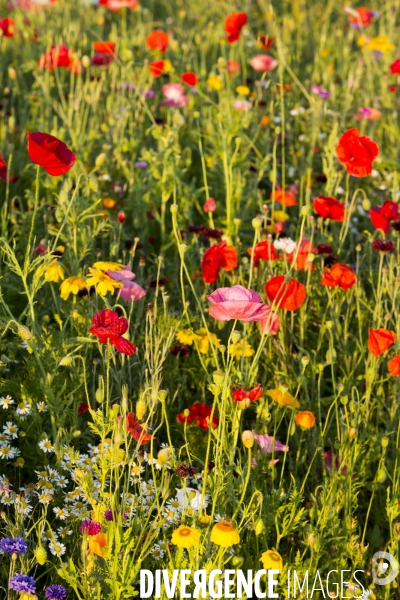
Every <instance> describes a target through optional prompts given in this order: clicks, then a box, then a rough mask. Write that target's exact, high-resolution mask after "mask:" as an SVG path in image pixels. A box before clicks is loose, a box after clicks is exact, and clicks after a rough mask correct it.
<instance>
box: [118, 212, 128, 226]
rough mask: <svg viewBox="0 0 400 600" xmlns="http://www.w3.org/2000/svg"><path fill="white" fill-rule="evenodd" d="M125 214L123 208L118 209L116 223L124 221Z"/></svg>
mask: <svg viewBox="0 0 400 600" xmlns="http://www.w3.org/2000/svg"><path fill="white" fill-rule="evenodd" d="M125 218H126V215H125V211H124V210H120V211H119V213H118V215H117V220H118V223H123V222H124V221H125Z"/></svg>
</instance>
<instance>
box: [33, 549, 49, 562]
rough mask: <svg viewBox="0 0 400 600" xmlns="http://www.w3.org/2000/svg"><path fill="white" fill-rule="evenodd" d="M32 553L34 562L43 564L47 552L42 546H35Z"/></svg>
mask: <svg viewBox="0 0 400 600" xmlns="http://www.w3.org/2000/svg"><path fill="white" fill-rule="evenodd" d="M34 554H35V558H36V562H37V563H38V564H39V565H44V564H45V562H46V560H47V552H46V550H45V549H44V548H43V546H38V547H37V548H35V551H34Z"/></svg>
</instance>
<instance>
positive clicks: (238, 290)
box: [207, 285, 271, 323]
mask: <svg viewBox="0 0 400 600" xmlns="http://www.w3.org/2000/svg"><path fill="white" fill-rule="evenodd" d="M207 299H208V300H209V301H210V302H211V304H212V306H210V308H209V310H208V312H209V314H210V315H211V316H212V317H214V319H216V320H217V321H230V320H231V319H238V320H239V321H243V322H244V323H250V322H252V321H261V320H262V319H265V318H266V317H268V315H269V313H270V312H271V307H270V306H268V304H263V301H262V298H261V296H260V294H257V292H254V291H253V290H248V289H246V288H245V287H243V286H242V285H234V286H233V287H231V288H219V289H217V290H215V292H213V293H212V294H210V295H209V296H207Z"/></svg>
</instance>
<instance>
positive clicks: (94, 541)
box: [89, 533, 107, 558]
mask: <svg viewBox="0 0 400 600" xmlns="http://www.w3.org/2000/svg"><path fill="white" fill-rule="evenodd" d="M89 548H90V550H91V551H92V552H93V554H97V556H101V558H106V556H107V554H106V553H107V535H106V534H105V533H98V534H96V535H92V536H90V537H89Z"/></svg>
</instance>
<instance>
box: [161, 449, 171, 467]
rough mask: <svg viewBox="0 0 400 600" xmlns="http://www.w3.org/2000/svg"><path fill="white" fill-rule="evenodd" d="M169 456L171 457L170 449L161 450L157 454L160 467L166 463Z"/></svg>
mask: <svg viewBox="0 0 400 600" xmlns="http://www.w3.org/2000/svg"><path fill="white" fill-rule="evenodd" d="M171 456H172V452H171V448H163V449H162V450H160V451H159V453H158V454H157V458H158V460H159V461H160V463H161V464H162V465H163V464H164V463H166V462H167V461H168V460H169V459H170V458H171Z"/></svg>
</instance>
